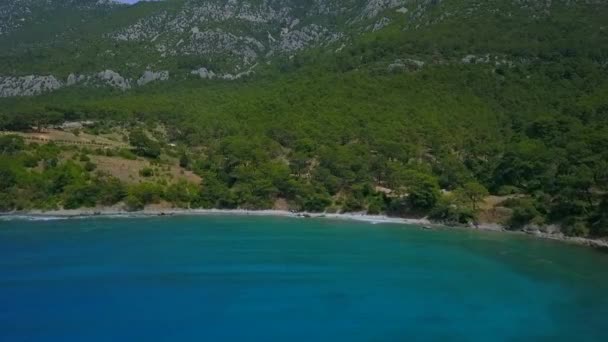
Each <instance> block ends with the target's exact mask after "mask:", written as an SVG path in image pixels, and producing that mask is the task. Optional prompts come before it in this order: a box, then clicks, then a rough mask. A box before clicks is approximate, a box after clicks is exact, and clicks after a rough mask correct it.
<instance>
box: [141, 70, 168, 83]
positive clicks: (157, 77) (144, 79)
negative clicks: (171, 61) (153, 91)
mask: <svg viewBox="0 0 608 342" xmlns="http://www.w3.org/2000/svg"><path fill="white" fill-rule="evenodd" d="M168 79H169V71H167V70H164V71H157V72H154V71H149V70H146V71H145V72H144V74H143V75H141V77H140V78H139V79H138V80H137V85H139V86H143V85H145V84H148V83H150V82H154V81H166V80H168Z"/></svg>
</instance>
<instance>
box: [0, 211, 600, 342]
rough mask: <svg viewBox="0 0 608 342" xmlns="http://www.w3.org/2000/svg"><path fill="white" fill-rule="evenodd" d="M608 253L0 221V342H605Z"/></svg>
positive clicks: (237, 227)
mask: <svg viewBox="0 0 608 342" xmlns="http://www.w3.org/2000/svg"><path fill="white" fill-rule="evenodd" d="M606 324H608V254H605V253H601V252H598V251H595V250H592V249H588V248H583V247H577V246H569V245H566V244H562V243H558V242H551V241H541V240H536V239H532V238H529V237H526V236H518V235H509V234H500V233H482V232H474V231H463V230H458V231H452V230H440V231H430V230H423V229H420V228H416V227H406V226H401V225H382V224H378V225H372V224H368V223H357V222H347V221H332V220H321V219H309V220H307V219H289V218H264V217H221V216H209V217H169V218H160V217H159V218H131V219H127V218H121V219H109V218H96V219H79V220H57V221H46V222H31V221H0V341H120V340H122V341H184V340H188V341H406V340H411V341H433V340H439V341H543V340H544V341H573V340H576V341H607V340H608V339H607V337H606V336H605V335H604V334H605V333H606V331H607V330H606Z"/></svg>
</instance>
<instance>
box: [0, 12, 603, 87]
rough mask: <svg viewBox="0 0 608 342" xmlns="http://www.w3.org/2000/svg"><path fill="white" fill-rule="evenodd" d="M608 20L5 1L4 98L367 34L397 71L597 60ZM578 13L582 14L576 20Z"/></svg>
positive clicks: (223, 66) (266, 64) (120, 83)
mask: <svg viewBox="0 0 608 342" xmlns="http://www.w3.org/2000/svg"><path fill="white" fill-rule="evenodd" d="M605 15H606V2H605V1H589V0H586V1H581V0H579V1H538V0H530V1H462V0H459V1H438V0H420V1H412V0H341V1H338V0H316V1H306V2H302V1H293V0H265V1H244V0H243V1H239V0H231V1H225V0H222V1H219V0H215V1H202V0H200V1H199V0H168V1H159V2H142V3H139V4H137V5H135V6H128V5H121V4H118V3H116V2H112V1H99V0H84V1H75V0H46V1H39V0H27V1H20V0H19V1H18V0H7V1H5V2H3V4H2V5H0V22H2V24H1V25H2V26H0V47H2V51H3V52H2V53H1V54H0V61H1V63H0V77H1V78H0V96H19V95H34V94H40V93H42V92H45V91H52V90H56V89H59V88H62V87H65V86H72V85H76V84H81V85H82V84H84V85H91V84H93V85H100V84H103V85H108V86H111V87H116V88H119V89H122V90H126V89H129V88H132V87H137V86H139V85H144V84H147V83H149V82H152V81H157V80H168V79H169V78H175V79H178V80H183V79H188V78H192V77H201V78H213V77H215V78H223V79H229V80H231V79H236V78H240V77H243V76H248V75H250V74H253V73H263V72H264V69H268V68H272V67H273V66H277V65H279V64H280V63H281V60H282V59H285V58H288V59H293V58H294V57H295V56H298V55H301V54H302V53H305V52H306V51H310V50H312V49H317V50H324V51H326V52H327V53H333V54H338V55H339V54H342V55H344V54H345V53H346V51H344V52H342V51H343V49H345V48H348V47H350V46H354V45H356V44H357V42H358V41H360V40H362V39H379V40H382V39H385V40H388V41H391V40H392V39H393V38H394V37H395V36H400V37H398V38H397V39H396V40H395V43H397V44H398V45H397V44H395V45H393V46H389V47H388V48H387V50H389V52H393V51H394V52H393V53H388V54H387V56H386V58H385V59H386V61H385V62H386V63H387V65H393V66H392V67H393V68H394V67H401V64H404V63H403V61H397V62H396V63H394V62H395V60H399V59H405V64H409V65H414V66H416V65H422V63H446V62H454V61H456V62H485V63H489V62H492V63H504V64H509V65H512V64H513V63H517V62H526V61H529V60H530V59H534V58H539V55H540V54H541V53H542V52H543V51H540V50H542V49H543V48H545V47H547V46H550V47H551V48H552V49H573V50H574V49H576V48H581V49H585V48H588V47H590V46H592V45H594V46H597V47H598V49H597V50H596V53H597V54H598V55H601V53H602V52H601V49H602V46H605V44H604V45H602V43H604V42H605V34H606V33H605V27H604V24H605V23H604V22H603V18H605ZM577 17H578V18H585V20H580V21H577V22H576V24H573V22H572V20H571V19H572V18H577ZM579 37H584V41H583V42H581V41H579V40H578V38H579ZM395 38H396V37H395ZM404 40H407V42H406V41H404ZM401 43H405V44H410V45H409V46H401ZM581 43H583V44H582V45H584V46H583V47H579V46H577V45H581ZM388 45H390V43H388ZM391 50H393V51H391ZM395 50H399V51H395ZM395 52H396V53H395ZM392 55H394V56H392ZM412 56H415V57H416V59H412V58H411V57H412ZM389 57H390V58H393V57H394V59H389Z"/></svg>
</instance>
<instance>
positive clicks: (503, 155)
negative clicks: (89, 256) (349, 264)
mask: <svg viewBox="0 0 608 342" xmlns="http://www.w3.org/2000/svg"><path fill="white" fill-rule="evenodd" d="M605 18H608V1H605V0H559V1H558V0H553V1H549V0H542V1H541V0H509V1H505V0H500V1H498V0H486V1H477V0H442V1H440V0H419V1H415V0H341V1H338V0H316V1H295V0H230V1H219V0H217V1H213V0H212V1H197V0H166V1H155V2H140V3H138V4H136V5H132V6H130V5H124V4H119V3H116V2H111V1H93V0H89V1H75V0H74V1H69V0H46V1H34V0H27V1H16V0H5V1H4V2H3V3H2V4H0V19H1V20H0V23H1V24H0V25H2V26H0V27H1V31H0V32H1V35H0V97H1V98H0V128H1V129H3V130H4V131H8V133H6V134H5V135H8V137H0V138H2V139H0V140H1V141H0V151H3V152H2V153H1V155H0V161H2V163H0V175H2V179H5V180H6V181H4V182H3V183H0V190H2V193H3V195H2V196H0V209H2V210H14V209H23V210H27V209H31V208H65V207H70V208H75V207H80V206H95V205H114V204H116V203H122V204H124V205H125V206H126V207H128V208H131V209H139V208H141V207H143V206H145V205H149V204H151V203H156V204H158V203H162V202H163V201H164V202H169V203H171V204H172V205H176V206H184V207H214V208H216V207H221V208H249V209H260V208H273V207H277V208H283V209H285V208H288V209H293V210H307V211H325V210H327V211H351V212H352V211H357V212H358V211H366V212H368V213H387V214H390V215H397V216H416V217H429V218H432V219H434V220H438V221H442V222H448V223H467V222H482V223H499V224H501V225H503V226H504V227H507V228H509V229H532V230H535V231H536V230H542V231H546V232H549V233H556V232H558V233H559V232H561V233H563V234H569V235H578V236H588V235H592V236H606V235H608V216H606V213H607V212H608V210H606V208H608V196H607V194H608V174H607V173H606V170H608V167H607V166H608V165H607V163H606V160H608V152H607V151H608V96H606V94H608V26H607V24H606V20H605ZM39 131H40V132H39ZM26 142H30V143H28V144H26ZM32 142H34V143H32Z"/></svg>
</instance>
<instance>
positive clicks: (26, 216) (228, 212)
mask: <svg viewBox="0 0 608 342" xmlns="http://www.w3.org/2000/svg"><path fill="white" fill-rule="evenodd" d="M199 215H200V216H205V215H225V216H276V217H293V218H328V219H340V220H352V221H362V222H368V223H372V224H378V223H398V224H415V225H430V224H431V222H429V221H428V220H426V219H404V218H397V217H388V216H382V215H366V214H364V213H348V214H336V213H307V212H291V211H284V210H245V209H168V210H142V211H137V212H128V211H121V210H88V209H87V210H84V209H83V210H54V211H46V212H42V211H32V212H27V213H11V214H6V215H1V216H0V220H2V221H12V220H22V221H52V220H66V219H88V218H140V217H155V216H199Z"/></svg>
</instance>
